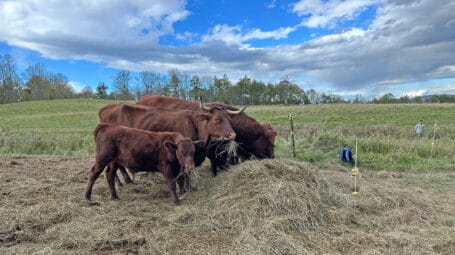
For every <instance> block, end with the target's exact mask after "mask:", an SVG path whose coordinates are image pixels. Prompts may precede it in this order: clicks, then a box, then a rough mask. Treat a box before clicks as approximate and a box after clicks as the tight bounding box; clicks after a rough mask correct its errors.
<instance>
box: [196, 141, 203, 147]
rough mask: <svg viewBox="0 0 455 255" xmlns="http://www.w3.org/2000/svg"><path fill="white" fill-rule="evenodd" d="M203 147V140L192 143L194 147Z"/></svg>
mask: <svg viewBox="0 0 455 255" xmlns="http://www.w3.org/2000/svg"><path fill="white" fill-rule="evenodd" d="M204 145H205V141H204V140H198V141H194V146H197V147H204Z"/></svg>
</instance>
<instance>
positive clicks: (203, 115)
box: [195, 112, 210, 121]
mask: <svg viewBox="0 0 455 255" xmlns="http://www.w3.org/2000/svg"><path fill="white" fill-rule="evenodd" d="M195 117H196V119H197V120H199V121H203V120H209V119H210V115H209V114H208V113H200V112H198V113H196V114H195Z"/></svg>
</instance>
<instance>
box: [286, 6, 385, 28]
mask: <svg viewBox="0 0 455 255" xmlns="http://www.w3.org/2000/svg"><path fill="white" fill-rule="evenodd" d="M379 2H382V1H381V0H349V1H343V0H329V1H321V0H300V1H299V2H297V3H295V4H294V5H293V8H292V11H293V12H295V13H297V15H299V16H301V17H304V20H303V22H302V24H303V25H305V26H307V27H313V28H314V27H332V26H334V25H335V24H336V23H337V22H339V21H346V20H351V19H353V18H355V17H357V16H358V15H359V14H360V13H361V12H362V11H363V10H365V9H366V8H367V7H369V6H372V5H375V4H377V3H379Z"/></svg>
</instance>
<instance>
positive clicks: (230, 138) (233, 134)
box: [227, 133, 235, 140]
mask: <svg viewBox="0 0 455 255" xmlns="http://www.w3.org/2000/svg"><path fill="white" fill-rule="evenodd" d="M227 139H228V140H234V139H235V133H230V134H228V135H227Z"/></svg>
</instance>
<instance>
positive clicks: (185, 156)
mask: <svg viewBox="0 0 455 255" xmlns="http://www.w3.org/2000/svg"><path fill="white" fill-rule="evenodd" d="M204 144H205V141H202V140H201V141H193V140H191V139H189V138H183V139H181V140H180V141H178V142H177V143H174V142H172V141H165V142H164V145H165V146H166V147H168V148H169V149H170V150H173V151H175V156H176V158H177V161H178V162H179V165H180V173H188V172H190V171H191V170H193V169H194V153H195V151H196V147H203V146H204Z"/></svg>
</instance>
